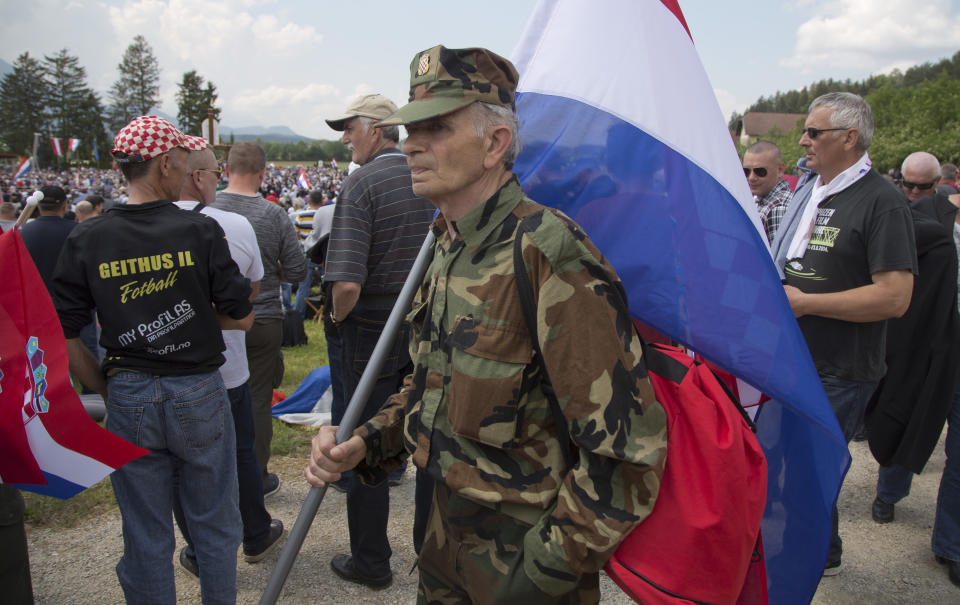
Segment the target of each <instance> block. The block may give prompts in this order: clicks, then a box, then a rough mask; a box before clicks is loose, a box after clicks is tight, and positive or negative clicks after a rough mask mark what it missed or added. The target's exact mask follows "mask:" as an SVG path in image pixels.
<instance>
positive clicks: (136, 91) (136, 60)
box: [109, 35, 160, 130]
mask: <svg viewBox="0 0 960 605" xmlns="http://www.w3.org/2000/svg"><path fill="white" fill-rule="evenodd" d="M117 71H118V72H120V77H119V78H118V79H117V81H116V82H114V83H113V86H112V87H111V88H110V93H109V94H110V99H111V101H112V102H113V105H112V107H111V108H110V125H111V127H112V128H114V129H115V130H119V129H120V128H122V127H123V126H124V125H125V124H126V123H127V122H128V121H130V119H131V118H134V117H136V116H142V115H147V114H149V113H150V110H151V109H152V108H154V107H156V106H157V105H159V104H160V64H159V63H158V62H157V58H156V56H154V54H153V48H151V47H150V44H149V43H148V42H147V40H146V38H144V37H143V36H139V35H138V36H137V37H135V38H134V39H133V42H132V43H131V44H130V46H128V47H127V50H126V51H124V53H123V59H122V60H121V61H120V64H119V65H117Z"/></svg>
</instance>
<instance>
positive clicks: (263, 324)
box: [246, 317, 283, 481]
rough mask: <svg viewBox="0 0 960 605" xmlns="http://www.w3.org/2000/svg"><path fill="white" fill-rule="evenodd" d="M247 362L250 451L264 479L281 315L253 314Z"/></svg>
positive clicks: (279, 373) (278, 375)
mask: <svg viewBox="0 0 960 605" xmlns="http://www.w3.org/2000/svg"><path fill="white" fill-rule="evenodd" d="M246 341H247V365H248V367H249V368H250V396H251V401H252V402H253V428H254V432H255V439H254V444H253V451H254V453H255V454H256V455H257V462H259V463H260V475H261V480H263V481H266V479H267V463H269V462H270V442H271V441H273V416H272V415H271V404H272V403H273V389H275V388H277V387H278V386H280V382H281V381H282V380H283V353H282V352H281V351H280V346H281V345H282V343H283V318H282V317H265V318H262V319H261V318H257V319H255V320H254V322H253V327H252V328H250V330H249V331H248V332H247V337H246Z"/></svg>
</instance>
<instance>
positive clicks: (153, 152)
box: [110, 116, 208, 162]
mask: <svg viewBox="0 0 960 605" xmlns="http://www.w3.org/2000/svg"><path fill="white" fill-rule="evenodd" d="M174 147H183V148H184V149H188V150H192V151H203V150H204V149H206V148H207V147H208V145H207V141H206V140H205V139H201V138H200V137H193V136H190V135H186V134H183V133H182V132H180V131H179V130H177V129H176V128H174V126H173V124H171V123H170V122H168V121H166V120H164V119H163V118H159V117H157V116H140V117H139V118H135V119H134V120H133V121H131V122H130V123H129V124H127V125H126V126H124V127H123V128H122V129H120V132H118V133H117V136H116V137H115V138H114V139H113V149H112V150H111V151H110V154H111V155H112V156H113V158H114V159H115V160H117V161H118V162H146V161H147V160H150V159H152V158H155V157H157V156H159V155H162V154H164V153H166V152H168V151H170V150H171V149H173V148H174Z"/></svg>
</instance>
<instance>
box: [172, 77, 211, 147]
mask: <svg viewBox="0 0 960 605" xmlns="http://www.w3.org/2000/svg"><path fill="white" fill-rule="evenodd" d="M203 83H204V80H203V76H201V75H199V74H197V71H196V70H191V71H188V72H186V73H185V74H183V79H182V80H181V81H180V83H179V84H177V121H178V122H179V123H180V130H182V131H183V132H185V133H187V134H192V135H197V136H199V135H200V133H201V130H200V125H201V124H202V123H203V121H204V120H206V119H207V109H208V108H210V107H212V108H213V117H214V119H215V120H218V121H219V120H220V108H219V107H217V106H215V105H214V103H216V101H217V96H218V95H217V87H216V86H214V85H213V82H207V85H206V86H204V84H203Z"/></svg>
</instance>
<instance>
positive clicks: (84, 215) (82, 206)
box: [73, 200, 97, 223]
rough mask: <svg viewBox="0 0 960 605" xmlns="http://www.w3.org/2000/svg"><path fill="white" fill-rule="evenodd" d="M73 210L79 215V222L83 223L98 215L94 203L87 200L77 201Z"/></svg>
mask: <svg viewBox="0 0 960 605" xmlns="http://www.w3.org/2000/svg"><path fill="white" fill-rule="evenodd" d="M73 212H74V214H76V215H77V222H78V223H82V222H83V221H85V220H87V219H88V218H93V217H95V216H96V215H97V212H96V210H95V209H94V207H93V204H91V203H90V202H88V201H87V200H83V201H82V202H77V205H76V206H74V208H73Z"/></svg>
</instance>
